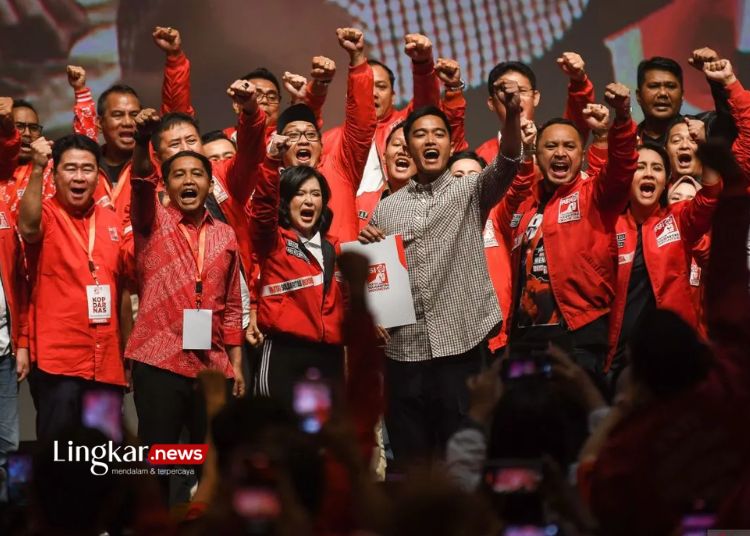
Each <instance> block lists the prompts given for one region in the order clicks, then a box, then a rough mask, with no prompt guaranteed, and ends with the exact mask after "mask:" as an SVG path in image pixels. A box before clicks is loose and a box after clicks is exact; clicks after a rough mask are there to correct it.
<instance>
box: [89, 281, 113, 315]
mask: <svg viewBox="0 0 750 536" xmlns="http://www.w3.org/2000/svg"><path fill="white" fill-rule="evenodd" d="M86 302H87V303H88V310H89V322H91V323H92V324H106V323H107V322H109V320H110V318H112V294H111V291H110V288H109V285H86Z"/></svg>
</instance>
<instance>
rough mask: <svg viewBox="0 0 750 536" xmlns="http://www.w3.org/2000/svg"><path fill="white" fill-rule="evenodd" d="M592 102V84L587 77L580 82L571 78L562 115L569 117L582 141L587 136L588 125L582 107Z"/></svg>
mask: <svg viewBox="0 0 750 536" xmlns="http://www.w3.org/2000/svg"><path fill="white" fill-rule="evenodd" d="M593 102H594V84H592V83H591V80H589V77H588V76H587V77H585V78H584V79H583V80H581V81H580V82H578V81H575V80H571V81H570V83H569V84H568V100H567V102H566V103H565V113H564V114H563V117H565V119H570V120H571V121H573V122H574V123H575V125H576V127H578V130H580V131H581V134H583V140H584V142H585V141H586V140H587V139H588V137H589V126H588V124H586V120H585V119H584V118H583V109H584V108H585V107H586V105H587V104H591V103H593Z"/></svg>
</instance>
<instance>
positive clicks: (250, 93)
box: [227, 79, 258, 114]
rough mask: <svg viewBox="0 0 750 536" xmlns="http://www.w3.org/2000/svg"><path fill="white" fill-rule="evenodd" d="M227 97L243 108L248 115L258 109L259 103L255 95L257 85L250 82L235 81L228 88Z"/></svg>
mask: <svg viewBox="0 0 750 536" xmlns="http://www.w3.org/2000/svg"><path fill="white" fill-rule="evenodd" d="M227 95H229V97H230V98H231V99H232V100H233V101H234V102H235V104H237V106H238V107H239V108H241V109H242V110H243V111H244V112H245V113H246V114H252V113H254V112H255V110H256V109H257V108H258V101H257V99H256V94H255V84H253V83H252V82H250V81H249V80H241V79H240V80H235V81H234V82H232V85H231V86H229V88H227Z"/></svg>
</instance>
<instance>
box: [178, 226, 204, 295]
mask: <svg viewBox="0 0 750 536" xmlns="http://www.w3.org/2000/svg"><path fill="white" fill-rule="evenodd" d="M177 226H178V227H179V228H180V231H182V235H183V236H184V237H185V240H187V242H188V246H189V247H190V253H192V254H193V260H195V267H196V271H195V308H196V309H200V308H201V301H202V299H203V261H204V260H205V258H206V225H205V224H204V225H201V229H200V231H199V233H198V251H197V252H196V251H195V247H194V246H193V241H192V240H190V234H189V233H188V231H187V229H186V228H185V226H184V225H182V224H181V223H179V224H177Z"/></svg>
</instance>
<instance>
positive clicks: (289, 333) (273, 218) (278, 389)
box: [250, 135, 344, 403]
mask: <svg viewBox="0 0 750 536" xmlns="http://www.w3.org/2000/svg"><path fill="white" fill-rule="evenodd" d="M289 144H290V140H289V139H288V138H286V137H284V136H278V135H276V137H275V138H273V139H272V141H271V144H270V149H269V154H268V155H267V156H266V159H265V161H264V163H263V165H262V166H261V177H260V179H259V181H258V185H257V186H256V189H255V194H254V196H253V201H252V208H251V212H250V232H251V236H252V241H253V246H254V249H255V253H256V255H257V258H258V261H259V264H260V285H259V289H258V327H259V328H260V330H261V331H262V332H263V333H264V334H265V335H266V337H265V342H264V344H263V353H262V358H261V363H260V366H259V367H258V375H257V377H256V384H255V391H256V394H259V395H264V396H273V397H275V398H279V399H280V400H282V401H285V402H288V403H291V401H292V396H293V394H294V385H295V383H296V382H297V381H299V380H301V379H304V378H305V377H306V376H307V374H308V370H309V369H311V368H314V369H317V371H318V374H319V375H320V377H321V378H322V379H324V380H326V381H328V382H330V383H332V384H333V385H334V386H336V387H338V386H340V385H341V383H342V380H343V371H344V357H343V356H344V352H343V345H342V336H341V321H342V319H343V298H342V293H341V288H340V286H339V283H338V281H337V279H336V278H335V277H334V271H335V265H336V255H337V252H338V241H337V240H336V239H335V238H332V237H331V236H330V235H328V234H327V232H328V229H329V227H330V225H331V221H332V219H333V213H332V212H331V210H330V209H329V208H328V202H329V200H330V197H331V190H330V189H329V187H328V183H327V182H326V179H325V177H324V176H323V175H322V174H321V173H320V172H319V171H318V170H316V169H315V168H313V167H310V166H293V167H290V168H287V169H285V170H284V171H283V173H282V174H281V177H280V178H279V173H278V169H279V163H280V157H281V154H282V151H283V150H284V148H285V147H287V146H288V145H289Z"/></svg>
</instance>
